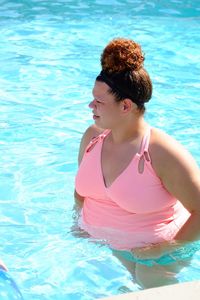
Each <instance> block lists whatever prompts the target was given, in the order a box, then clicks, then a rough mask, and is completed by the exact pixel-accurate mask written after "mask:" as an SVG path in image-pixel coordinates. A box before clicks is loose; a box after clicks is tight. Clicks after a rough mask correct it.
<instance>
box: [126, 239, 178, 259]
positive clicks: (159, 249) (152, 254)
mask: <svg viewBox="0 0 200 300" xmlns="http://www.w3.org/2000/svg"><path fill="white" fill-rule="evenodd" d="M181 246H183V243H182V242H179V241H169V242H162V243H159V244H151V245H148V246H146V247H141V248H134V249H132V251H131V252H132V253H133V255H134V256H135V258H138V259H157V258H160V257H161V256H163V255H165V254H170V253H172V252H173V251H175V250H177V249H179V248H180V247H181Z"/></svg>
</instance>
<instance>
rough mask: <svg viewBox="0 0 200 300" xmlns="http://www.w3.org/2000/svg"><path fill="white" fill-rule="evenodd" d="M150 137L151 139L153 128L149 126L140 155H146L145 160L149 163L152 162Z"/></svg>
mask: <svg viewBox="0 0 200 300" xmlns="http://www.w3.org/2000/svg"><path fill="white" fill-rule="evenodd" d="M150 137H151V127H150V126H149V127H148V129H147V132H146V133H145V135H144V137H143V139H142V143H141V147H140V153H139V154H140V155H141V156H142V155H144V158H145V159H146V160H147V161H150V156H149V150H148V149H149V141H150Z"/></svg>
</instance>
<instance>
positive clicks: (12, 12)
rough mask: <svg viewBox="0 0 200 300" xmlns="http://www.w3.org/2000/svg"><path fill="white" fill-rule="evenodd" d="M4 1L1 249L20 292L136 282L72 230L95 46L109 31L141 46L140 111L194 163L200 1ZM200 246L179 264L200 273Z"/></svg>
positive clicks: (95, 294)
mask: <svg viewBox="0 0 200 300" xmlns="http://www.w3.org/2000/svg"><path fill="white" fill-rule="evenodd" d="M182 2H183V1H181V0H174V1H172V0H171V1H159V0H157V1H142V0H136V1H131V0H129V1H128V0H125V1H119V0H118V1H117V0H112V1H109V2H108V1H104V0H101V1H100V0H95V1H90V0H86V1H83V0H82V1H78V0H77V1H67V0H59V1H58V0H57V1H50V0H49V1H42V0H39V1H38V0H30V1H25V0H23V1H14V0H10V1H6V0H1V1H0V4H1V11H0V32H1V45H0V60H1V68H0V88H1V90H0V91H1V97H0V108H1V109H0V132H1V133H0V152H1V160H0V161H1V163H0V168H1V172H0V205H1V223H0V237H1V244H0V245H1V251H0V257H1V258H2V259H3V260H4V261H5V263H6V264H7V266H8V267H9V270H10V274H11V275H12V277H13V278H14V279H15V280H16V281H17V283H18V286H19V288H20V290H21V292H22V293H23V295H24V298H25V299H28V300H31V299H40V300H43V299H44V300H50V299H52V300H55V299H59V300H62V299H63V300H66V299H70V300H71V299H72V300H73V299H76V300H77V299H81V300H91V299H96V298H100V297H105V296H109V295H114V294H119V293H123V292H128V291H134V290H137V289H138V286H137V285H136V284H134V283H133V282H132V280H131V276H130V274H129V273H128V271H126V269H125V268H124V267H123V266H122V265H121V264H120V262H119V261H118V260H117V259H116V258H115V257H113V256H112V254H111V250H110V249H108V248H107V247H106V246H103V245H101V244H98V243H93V242H91V241H88V239H87V238H84V236H83V237H77V236H76V229H75V228H74V229H73V218H72V215H73V183H74V175H75V173H76V168H77V164H76V159H77V152H78V146H79V142H80V138H81V135H82V133H83V131H84V130H85V129H86V128H87V126H88V125H89V124H91V123H92V118H91V114H90V111H89V108H88V102H89V101H90V99H91V89H92V86H93V81H94V78H95V76H96V75H97V74H98V72H99V70H100V65H99V55H100V53H101V51H102V49H103V47H104V46H105V44H106V43H107V42H108V41H109V40H110V39H112V38H113V37H116V36H123V37H130V38H133V39H135V40H136V41H137V42H139V43H141V45H142V47H143V49H144V51H145V52H146V68H147V69H148V71H149V73H150V75H151V77H152V80H153V83H154V94H153V98H152V100H151V103H150V105H149V104H148V105H147V113H146V118H147V120H148V121H149V123H150V124H151V125H152V126H156V127H159V128H161V129H164V130H165V131H166V132H168V133H169V134H171V135H173V136H174V137H175V138H177V139H178V140H179V141H180V142H181V143H182V144H184V145H185V146H186V147H187V149H188V150H189V151H190V152H191V153H192V154H193V155H194V157H195V159H196V160H197V162H198V164H199V165H200V156H199V150H200V146H199V145H200V120H199V111H200V104H199V91H200V83H199V74H200V56H199V53H200V49H199V48H200V46H199V45H200V37H199V27H200V4H199V1H198V0H197V1H194V0H193V1H192V0H186V1H184V4H183V3H182ZM199 271H200V252H197V253H196V254H195V256H194V258H193V262H192V265H191V266H190V267H188V268H187V269H183V271H182V272H181V273H180V274H179V280H180V282H183V281H187V280H195V279H200V275H199Z"/></svg>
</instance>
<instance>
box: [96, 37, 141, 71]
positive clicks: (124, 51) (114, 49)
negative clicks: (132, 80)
mask: <svg viewBox="0 0 200 300" xmlns="http://www.w3.org/2000/svg"><path fill="white" fill-rule="evenodd" d="M143 62H144V55H143V53H142V49H141V47H140V45H139V44H137V43H135V42H134V41H132V40H129V39H125V38H116V39H114V40H112V41H111V42H110V43H109V44H108V45H107V46H106V47H105V49H104V51H103V53H102V55H101V66H102V69H103V70H104V71H106V72H108V73H118V72H122V71H128V70H133V71H136V70H138V69H140V68H141V67H142V66H143Z"/></svg>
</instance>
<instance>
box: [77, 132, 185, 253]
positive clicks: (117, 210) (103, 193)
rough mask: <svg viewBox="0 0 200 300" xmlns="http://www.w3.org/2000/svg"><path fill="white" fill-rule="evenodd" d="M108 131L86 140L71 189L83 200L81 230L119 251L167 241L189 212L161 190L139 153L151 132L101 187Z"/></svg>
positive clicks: (163, 189)
mask: <svg viewBox="0 0 200 300" xmlns="http://www.w3.org/2000/svg"><path fill="white" fill-rule="evenodd" d="M109 133H110V130H106V131H104V132H103V133H102V134H101V135H99V136H98V137H97V138H95V139H93V140H92V141H91V143H90V144H89V145H88V147H87V149H86V151H85V154H84V156H83V159H82V162H81V164H80V168H79V170H78V173H77V176H76V182H75V186H76V191H77V193H78V194H79V195H81V196H83V197H84V204H83V209H82V213H81V218H80V220H79V225H80V227H81V228H82V229H84V230H85V231H87V232H88V233H89V234H90V235H91V237H93V238H95V239H98V240H101V241H102V242H106V243H108V244H109V245H110V246H111V247H112V248H114V249H119V250H130V249H133V248H135V247H143V246H145V245H148V244H150V243H158V242H162V241H164V240H172V239H173V238H174V236H175V235H176V234H177V232H178V231H179V229H180V228H181V227H182V226H183V224H184V223H185V222H186V221H187V219H188V218H189V216H190V214H189V212H188V211H187V210H186V209H185V208H184V207H183V205H182V204H181V203H180V201H178V200H177V199H175V198H174V197H173V196H172V195H171V194H169V192H168V191H167V190H166V189H165V188H164V187H163V185H162V182H161V181H160V179H159V178H158V176H157V175H156V173H155V171H154V170H153V168H152V165H151V162H150V161H148V160H147V159H146V158H147V157H146V155H144V153H145V152H146V153H147V155H148V146H149V139H150V133H151V130H150V128H149V129H148V131H147V133H146V134H145V136H144V137H143V140H142V144H141V150H140V153H137V154H136V155H135V156H134V157H133V159H132V160H131V162H130V163H129V165H128V166H127V168H126V169H125V170H124V171H123V172H122V173H121V174H120V175H119V176H118V177H117V178H116V179H115V180H114V182H113V183H112V184H111V186H110V187H106V186H105V183H104V179H103V174H102V169H101V151H102V145H103V141H104V138H105V137H106V136H107V135H108V134H109ZM142 156H143V158H144V170H143V172H142V173H140V172H139V171H138V164H139V161H140V159H141V157H142ZM148 156H149V155H148Z"/></svg>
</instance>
